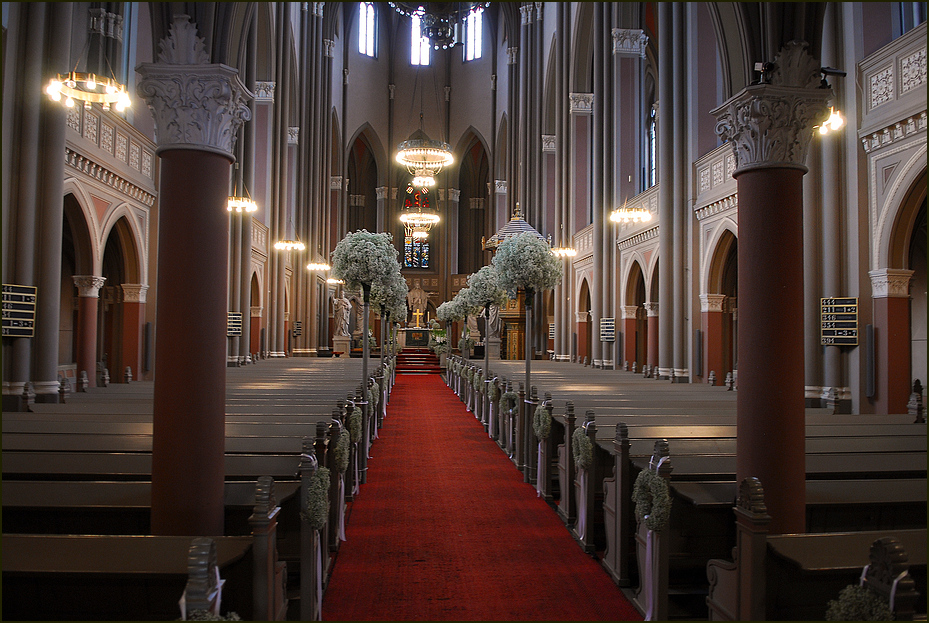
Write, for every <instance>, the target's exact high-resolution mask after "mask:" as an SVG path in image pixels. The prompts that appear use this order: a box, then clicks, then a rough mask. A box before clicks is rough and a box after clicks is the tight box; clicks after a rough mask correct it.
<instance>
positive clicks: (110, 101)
mask: <svg viewBox="0 0 929 623" xmlns="http://www.w3.org/2000/svg"><path fill="white" fill-rule="evenodd" d="M94 32H95V31H91V34H93V33H94ZM90 40H91V37H90V36H88V37H87V41H86V43H85V44H84V50H83V51H82V52H81V55H80V56H79V57H78V61H77V63H75V64H74V68H73V69H72V70H71V71H69V72H68V73H66V74H56V76H55V77H54V78H52V79H51V80H49V81H48V85H47V86H46V87H45V92H46V93H47V94H48V96H49V98H51V100H52V101H53V102H60V101H61V100H62V96H63V97H64V105H65V106H67V107H68V108H73V107H74V103H75V102H76V101H78V102H84V108H85V109H87V110H90V108H91V105H92V104H100V105H101V107H102V108H103V110H109V109H110V106H111V105H112V106H113V107H114V108H115V109H116V110H117V111H118V112H123V111H124V110H126V108H128V107H129V106H130V105H131V104H132V100H130V99H129V92H128V91H127V90H126V87H125V86H124V85H122V84H120V83H119V81H118V80H117V79H116V76H115V75H114V74H113V68H112V67H110V60H109V59H108V58H107V57H106V52H105V51H104V50H103V49H102V48H103V44H102V42H101V44H100V46H101V53H102V55H103V59H104V60H105V61H106V66H107V68H108V69H109V71H110V75H109V76H98V75H97V74H95V73H92V72H79V71H78V70H77V66H78V63H80V62H81V61H80V59H81V58H86V57H87V52H88V51H89V49H90Z"/></svg>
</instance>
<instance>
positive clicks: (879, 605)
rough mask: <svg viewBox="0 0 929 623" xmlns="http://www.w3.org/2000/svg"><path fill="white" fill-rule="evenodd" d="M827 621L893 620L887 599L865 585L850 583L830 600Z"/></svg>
mask: <svg viewBox="0 0 929 623" xmlns="http://www.w3.org/2000/svg"><path fill="white" fill-rule="evenodd" d="M826 620H827V621H893V620H894V614H893V611H892V610H891V609H890V604H889V603H887V600H886V599H884V598H883V597H881V596H880V595H878V594H876V593H875V592H874V591H871V590H869V589H868V588H867V587H865V586H860V585H858V584H849V585H848V586H846V587H845V588H843V589H842V591H841V592H840V593H839V598H838V599H837V600H836V599H831V600H829V608H828V609H827V610H826Z"/></svg>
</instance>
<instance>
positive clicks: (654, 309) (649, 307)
mask: <svg viewBox="0 0 929 623" xmlns="http://www.w3.org/2000/svg"><path fill="white" fill-rule="evenodd" d="M644 305H645V314H646V315H647V316H649V317H654V316H657V315H658V303H653V302H648V303H645V304H644Z"/></svg>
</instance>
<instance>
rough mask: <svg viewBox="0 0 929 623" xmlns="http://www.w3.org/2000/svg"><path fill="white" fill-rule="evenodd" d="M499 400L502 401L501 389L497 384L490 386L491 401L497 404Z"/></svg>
mask: <svg viewBox="0 0 929 623" xmlns="http://www.w3.org/2000/svg"><path fill="white" fill-rule="evenodd" d="M498 400H500V388H499V387H498V386H497V384H496V383H491V384H490V401H491V402H497V401H498Z"/></svg>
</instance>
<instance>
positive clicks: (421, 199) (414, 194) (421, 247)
mask: <svg viewBox="0 0 929 623" xmlns="http://www.w3.org/2000/svg"><path fill="white" fill-rule="evenodd" d="M403 209H404V210H409V211H416V210H425V211H428V210H429V209H430V208H429V189H428V188H420V187H416V186H413V183H412V182H410V184H409V185H408V186H407V187H406V197H405V198H404V199H403ZM403 267H404V268H429V238H420V237H414V236H413V231H412V229H410V228H405V230H404V236H403Z"/></svg>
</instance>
